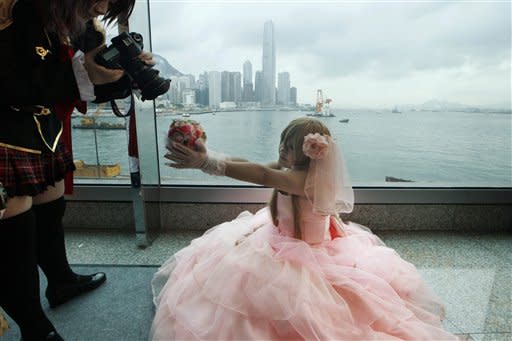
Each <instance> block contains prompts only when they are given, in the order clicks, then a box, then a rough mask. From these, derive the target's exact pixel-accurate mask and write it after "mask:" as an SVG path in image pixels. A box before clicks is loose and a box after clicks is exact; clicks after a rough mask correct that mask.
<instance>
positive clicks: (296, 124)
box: [269, 117, 331, 239]
mask: <svg viewBox="0 0 512 341" xmlns="http://www.w3.org/2000/svg"><path fill="white" fill-rule="evenodd" d="M314 133H319V134H321V135H325V136H331V132H330V131H329V129H328V128H327V127H326V126H325V125H324V124H323V123H322V122H321V121H319V120H317V119H313V118H309V117H301V118H297V119H295V120H293V121H291V122H290V123H289V124H288V126H287V127H286V128H284V130H283V132H282V133H281V141H280V143H279V145H280V146H281V145H283V146H284V147H285V148H290V149H292V151H293V155H294V160H295V163H294V165H293V166H294V167H295V168H297V169H307V168H308V167H309V161H310V159H309V158H308V157H307V156H306V155H304V152H303V151H302V145H303V143H304V137H305V136H306V135H307V134H314ZM269 207H270V214H271V215H272V221H273V222H274V225H276V222H277V189H274V191H273V193H272V197H271V199H270V203H269ZM292 212H293V225H294V237H295V238H298V239H301V238H302V230H301V226H300V219H299V217H300V216H299V197H298V196H297V195H292Z"/></svg>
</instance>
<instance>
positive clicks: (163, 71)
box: [153, 53, 183, 78]
mask: <svg viewBox="0 0 512 341" xmlns="http://www.w3.org/2000/svg"><path fill="white" fill-rule="evenodd" d="M153 60H154V61H155V62H156V64H155V66H154V67H155V69H157V70H158V71H160V76H161V77H163V78H171V76H183V73H181V72H180V71H178V70H177V69H175V68H174V67H173V66H172V65H171V64H170V63H169V62H168V61H167V59H165V58H164V57H162V56H160V55H158V54H156V53H153Z"/></svg>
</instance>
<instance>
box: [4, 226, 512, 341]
mask: <svg viewBox="0 0 512 341" xmlns="http://www.w3.org/2000/svg"><path fill="white" fill-rule="evenodd" d="M199 235H200V232H170V233H167V234H165V235H161V236H159V237H158V238H157V239H155V240H154V241H153V243H152V245H151V246H149V247H147V248H145V249H140V248H138V247H137V245H136V244H137V243H136V239H135V236H134V235H133V234H128V233H124V232H112V231H109V232H108V231H93V232H84V231H69V232H67V235H66V237H67V247H68V256H69V258H70V262H71V263H73V264H74V267H75V268H76V269H77V271H79V272H82V273H86V272H93V271H105V272H107V275H108V277H109V279H108V281H107V283H106V285H104V286H102V287H100V288H99V289H98V290H95V291H94V292H92V293H89V294H87V295H84V296H82V297H79V298H77V299H76V300H74V301H72V302H70V303H68V304H66V305H64V306H62V307H59V308H57V309H49V307H48V305H47V303H46V301H45V300H44V299H43V305H44V308H45V309H46V310H47V311H48V315H49V317H50V318H51V320H52V321H53V322H54V324H55V325H56V327H57V329H58V330H59V331H60V332H61V334H62V335H63V336H64V337H65V339H66V340H76V341H82V340H84V341H85V340H105V341H110V340H111V341H121V340H123V341H132V340H133V341H135V340H145V339H146V337H147V333H148V330H149V326H150V324H151V319H152V315H153V308H152V303H151V292H150V287H149V282H150V280H151V276H152V274H153V273H154V272H155V271H156V269H157V267H158V266H159V265H160V264H161V263H162V262H164V261H165V260H166V259H167V258H168V257H169V256H170V255H171V254H173V253H174V252H176V251H177V250H179V249H180V248H182V247H183V246H185V245H187V244H188V243H189V242H190V240H191V239H193V238H195V237H197V236H199ZM378 235H379V236H380V237H381V238H382V239H383V240H384V241H385V242H386V244H387V245H388V246H390V247H392V248H394V249H395V250H397V252H398V253H399V254H400V255H401V256H402V257H403V258H405V259H406V260H408V261H410V262H412V263H413V264H415V265H416V267H417V268H418V270H419V271H420V272H421V274H422V275H423V277H424V278H425V281H426V282H427V284H428V285H429V286H430V287H431V289H432V290H433V291H434V292H435V293H436V294H437V295H438V296H440V297H441V299H442V300H443V302H444V303H445V305H446V312H447V317H446V320H445V322H444V325H445V327H446V329H448V330H450V331H451V332H453V333H455V334H458V335H459V336H460V338H461V340H475V341H480V340H493V341H494V340H496V341H504V340H509V341H510V340H512V234H475V233H472V234H468V233H461V232H411V231H408V232H396V231H393V232H379V233H378ZM41 280H42V287H43V288H44V287H45V282H44V276H41ZM11 324H12V323H11ZM0 339H1V340H2V341H3V340H5V341H13V340H16V341H17V340H19V333H18V330H17V327H15V326H13V327H12V328H11V329H10V330H9V331H8V332H7V333H6V334H5V335H4V336H3V337H2V338H0Z"/></svg>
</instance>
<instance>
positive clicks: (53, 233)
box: [0, 0, 129, 341]
mask: <svg viewBox="0 0 512 341" xmlns="http://www.w3.org/2000/svg"><path fill="white" fill-rule="evenodd" d="M37 4H38V2H37V1H30V0H18V1H17V2H16V1H15V0H8V1H3V2H2V3H0V51H1V53H0V96H1V97H0V183H2V184H3V186H4V187H5V189H6V191H7V193H8V196H9V197H14V196H27V195H28V196H35V195H38V194H40V193H43V192H44V191H45V190H46V189H47V187H48V186H53V185H55V183H56V182H58V181H60V180H62V179H64V178H65V176H66V174H70V173H71V172H72V171H73V170H74V165H73V159H72V155H71V151H70V148H69V147H70V135H69V131H67V132H66V131H65V130H66V129H63V122H64V123H65V125H67V128H69V123H70V122H69V118H70V115H71V112H72V110H73V109H74V107H75V106H79V107H81V108H82V109H83V108H84V103H83V102H81V101H80V94H79V90H78V86H77V83H76V80H75V75H74V73H73V68H72V63H71V60H70V56H72V53H71V52H72V50H71V47H70V46H68V45H65V44H62V43H61V41H60V40H59V38H58V36H57V35H56V34H53V33H49V32H46V30H44V29H43V24H42V21H41V14H40V12H39V11H38V7H37V6H38V5H37ZM40 5H41V6H45V5H43V4H40ZM128 85H129V84H128ZM112 88H115V89H117V90H118V93H117V96H114V98H122V97H126V95H127V94H129V88H128V87H127V80H126V77H123V79H122V80H121V81H119V82H116V83H113V86H112V87H111V89H112ZM111 89H109V86H102V87H100V88H98V87H96V88H95V93H96V95H97V99H100V100H102V101H105V100H107V99H111V98H112V97H111V98H108V96H107V94H108V93H109V91H111ZM119 89H122V91H121V93H122V94H120V93H119ZM64 128H66V127H64ZM66 133H67V140H68V145H66V144H65V143H63V134H64V135H66ZM64 210H65V202H64V198H63V197H61V198H59V199H57V200H54V201H51V202H48V203H45V204H42V205H36V206H34V207H33V208H31V209H30V210H28V211H27V212H24V213H22V214H18V215H16V216H13V217H10V218H7V219H0V268H1V269H2V280H1V281H0V306H1V307H2V308H3V309H4V310H5V311H6V312H7V314H8V315H10V316H11V318H12V319H13V320H14V321H15V322H16V323H17V324H18V325H19V327H20V329H21V333H22V336H23V339H24V340H25V341H28V340H39V339H42V338H44V337H46V336H47V335H49V334H50V336H51V334H52V333H54V327H53V325H52V324H51V322H50V321H49V320H48V319H47V317H46V316H45V314H44V312H43V310H42V308H41V303H40V296H39V274H38V270H37V265H39V266H40V267H41V269H42V270H43V271H44V273H45V275H46V277H47V278H48V288H47V290H46V296H47V298H48V300H49V302H50V306H52V307H54V306H57V305H59V304H61V303H63V302H65V301H67V300H69V299H70V298H72V297H74V296H76V295H77V294H79V293H81V292H84V291H87V290H91V289H94V288H96V287H97V286H99V285H100V284H101V283H103V282H104V281H105V279H106V277H105V275H104V274H101V273H100V274H95V275H90V276H80V275H76V274H75V273H73V271H72V270H71V268H70V267H69V264H68V261H67V258H66V251H65V244H64V232H63V229H62V217H63V215H64ZM57 339H58V338H57Z"/></svg>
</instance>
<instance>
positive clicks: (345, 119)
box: [340, 118, 349, 123]
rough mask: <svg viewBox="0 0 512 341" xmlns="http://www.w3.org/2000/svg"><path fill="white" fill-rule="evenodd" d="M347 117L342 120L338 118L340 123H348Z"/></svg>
mask: <svg viewBox="0 0 512 341" xmlns="http://www.w3.org/2000/svg"><path fill="white" fill-rule="evenodd" d="M348 121H349V119H348V118H344V119H342V120H340V123H348Z"/></svg>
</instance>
